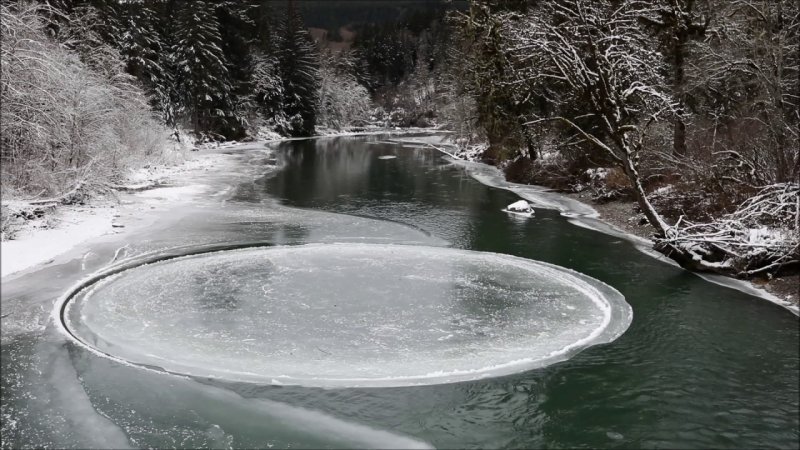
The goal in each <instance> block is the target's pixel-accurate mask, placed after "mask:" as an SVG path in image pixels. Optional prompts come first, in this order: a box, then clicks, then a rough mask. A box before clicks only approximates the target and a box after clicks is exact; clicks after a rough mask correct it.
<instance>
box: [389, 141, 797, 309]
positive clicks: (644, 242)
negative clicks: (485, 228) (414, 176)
mask: <svg viewBox="0 0 800 450" xmlns="http://www.w3.org/2000/svg"><path fill="white" fill-rule="evenodd" d="M392 141H393V142H396V143H398V144H405V145H427V146H429V147H432V148H433V149H436V150H438V151H439V152H441V153H442V154H444V155H446V156H447V157H448V158H449V160H450V161H451V162H452V163H453V164H456V165H459V166H461V167H464V168H465V169H466V171H467V173H468V174H469V175H470V176H471V177H472V178H474V179H475V180H477V181H478V182H480V183H482V184H484V185H486V186H489V187H494V188H498V189H505V190H507V191H511V192H513V193H515V194H517V195H519V196H520V197H521V198H523V199H525V200H528V201H529V202H531V203H533V204H535V205H536V206H537V207H540V208H545V209H555V210H558V211H559V212H561V215H563V216H564V217H566V218H567V220H568V221H569V222H570V223H572V224H573V225H576V226H580V227H584V228H588V229H591V230H595V231H599V232H601V233H605V234H608V235H611V236H615V237H618V238H621V239H625V240H627V241H628V242H630V243H632V244H633V246H634V247H635V248H636V249H637V250H639V251H641V252H642V253H644V254H646V255H648V256H651V257H653V258H656V259H658V260H659V261H662V262H664V263H666V264H670V265H672V266H674V267H679V268H680V265H679V264H678V263H676V262H675V261H673V260H671V259H669V258H667V257H666V256H664V255H663V254H661V253H659V252H657V251H655V250H653V248H652V245H653V243H652V241H650V240H649V239H645V238H642V237H639V236H636V235H635V234H631V233H628V232H626V231H623V230H622V229H620V228H618V227H617V226H615V225H614V224H612V223H610V222H607V221H605V220H603V219H602V218H601V217H600V213H599V212H598V211H597V210H596V209H595V208H593V207H592V206H591V205H589V204H586V203H584V202H581V201H579V200H575V199H572V198H569V197H567V196H566V195H563V194H561V193H558V192H554V191H552V190H551V189H549V188H546V187H544V186H536V185H529V184H520V183H512V182H509V181H506V179H505V176H504V175H503V172H502V171H501V170H500V169H499V168H497V167H495V166H490V165H488V164H484V163H479V162H474V161H467V160H464V159H461V158H459V157H457V156H456V155H455V154H453V153H450V152H448V151H446V150H445V149H444V148H442V146H448V147H450V148H452V147H453V145H452V144H450V143H446V142H444V141H443V136H441V135H439V134H434V135H431V136H427V137H424V138H410V139H408V138H407V139H392ZM684 270H686V269H684ZM687 271H688V272H690V273H692V274H694V275H697V276H698V277H700V278H702V279H703V280H706V281H708V282H710V283H714V284H717V285H720V286H724V287H727V288H731V289H736V290H738V291H741V292H744V293H745V294H749V295H752V296H754V297H759V298H761V299H763V300H767V301H769V302H771V303H774V304H776V305H778V306H781V307H782V308H784V309H787V310H789V311H790V312H791V313H792V314H794V315H795V316H798V317H800V305H797V304H794V303H792V302H789V301H786V300H784V299H781V298H779V297H777V296H776V295H774V294H772V293H770V292H768V291H766V290H765V289H764V288H760V287H757V286H755V285H754V284H753V283H752V282H750V281H747V280H739V279H736V278H731V277H726V276H723V275H717V274H706V273H700V272H694V271H689V270H687Z"/></svg>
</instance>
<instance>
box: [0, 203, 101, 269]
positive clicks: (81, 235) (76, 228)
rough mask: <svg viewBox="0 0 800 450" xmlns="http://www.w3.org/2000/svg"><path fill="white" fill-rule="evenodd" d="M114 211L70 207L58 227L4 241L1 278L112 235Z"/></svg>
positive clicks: (31, 231) (23, 233)
mask: <svg viewBox="0 0 800 450" xmlns="http://www.w3.org/2000/svg"><path fill="white" fill-rule="evenodd" d="M114 212H115V208H113V207H101V208H70V209H67V210H66V211H63V212H61V213H60V214H59V215H58V218H57V220H58V226H57V228H51V229H41V228H39V229H31V228H28V229H26V230H24V231H22V232H21V235H19V236H17V238H16V239H14V240H10V241H4V242H2V244H0V246H2V252H0V255H1V258H2V260H1V261H0V269H1V270H0V271H1V272H2V276H3V277H5V276H7V275H10V274H12V273H15V272H19V271H22V270H26V269H30V268H31V267H35V266H38V265H41V264H43V263H47V262H49V261H51V260H52V259H53V258H54V257H55V256H57V255H60V254H62V253H64V252H66V251H68V250H70V249H72V248H73V247H75V246H77V245H79V244H81V243H83V242H86V241H88V240H90V239H94V238H97V237H99V236H102V235H104V234H107V233H111V232H112V229H113V227H112V218H113V215H114Z"/></svg>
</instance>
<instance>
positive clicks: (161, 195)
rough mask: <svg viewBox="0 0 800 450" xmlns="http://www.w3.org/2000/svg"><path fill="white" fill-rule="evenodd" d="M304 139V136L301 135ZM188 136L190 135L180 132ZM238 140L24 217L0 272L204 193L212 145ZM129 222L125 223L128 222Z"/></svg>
mask: <svg viewBox="0 0 800 450" xmlns="http://www.w3.org/2000/svg"><path fill="white" fill-rule="evenodd" d="M320 131H321V133H324V134H322V135H321V136H316V137H325V136H358V135H378V134H387V133H392V134H413V133H421V132H430V129H423V128H406V129H401V130H390V129H385V128H381V129H378V128H376V129H373V130H366V131H360V132H342V131H334V130H320ZM259 138H260V140H259V142H276V141H282V140H289V138H285V137H283V136H280V135H279V134H277V133H271V132H266V131H264V132H262V133H261V134H260V135H259ZM304 139H305V138H304ZM184 140H185V141H188V137H186V136H184ZM236 145H240V144H239V143H236V142H227V143H209V144H201V145H198V146H197V147H198V148H199V149H200V151H197V152H189V151H183V152H181V155H180V156H179V157H175V158H171V160H169V161H168V162H165V163H163V164H157V165H148V166H146V167H144V168H141V169H138V170H135V171H132V172H131V173H130V174H128V176H127V177H126V182H125V183H124V185H123V186H122V188H124V189H125V190H129V191H134V192H130V193H119V194H117V197H118V198H112V197H111V196H98V197H95V198H94V199H92V201H91V203H90V204H89V205H65V206H59V207H58V208H56V210H55V211H54V212H52V213H49V214H46V215H45V216H44V217H42V218H39V219H33V220H27V221H25V222H24V223H23V224H22V226H21V227H20V228H19V229H17V230H15V232H14V233H13V236H12V237H13V238H12V239H9V240H5V241H2V242H1V243H0V250H2V251H0V256H1V258H0V275H1V276H2V277H3V278H5V277H7V276H9V275H12V274H15V273H18V272H22V271H25V270H28V269H31V268H35V267H38V266H41V265H43V264H47V263H50V262H52V261H53V260H54V258H55V257H57V256H59V255H61V254H63V253H66V252H67V251H69V250H71V249H72V248H74V247H76V246H78V245H80V244H82V243H84V242H87V241H90V240H93V239H97V238H100V237H102V236H105V235H109V234H113V233H117V232H119V231H120V230H121V229H122V228H124V227H126V226H128V227H130V226H131V224H130V222H131V221H130V220H125V219H126V218H128V217H131V216H136V218H137V219H141V216H143V215H145V214H146V212H147V211H149V210H151V209H156V208H159V209H161V208H168V207H170V206H173V205H179V204H181V203H183V202H187V201H190V200H191V198H192V197H195V196H200V195H203V194H204V193H205V188H206V186H205V185H203V184H202V183H200V182H198V180H197V179H198V175H199V174H202V173H204V172H208V171H215V172H220V171H224V165H225V158H223V157H221V156H220V153H219V152H214V151H210V152H209V151H208V150H213V149H225V148H232V147H234V146H236ZM3 204H4V206H6V205H7V206H10V207H11V209H13V210H24V209H26V207H27V208H30V205H27V204H25V203H24V202H19V201H16V202H15V201H7V202H3ZM126 222H127V223H126Z"/></svg>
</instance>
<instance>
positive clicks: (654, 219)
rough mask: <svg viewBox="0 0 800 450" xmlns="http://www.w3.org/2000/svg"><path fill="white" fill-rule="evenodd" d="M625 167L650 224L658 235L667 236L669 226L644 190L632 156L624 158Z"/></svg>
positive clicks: (640, 206) (635, 194) (634, 193)
mask: <svg viewBox="0 0 800 450" xmlns="http://www.w3.org/2000/svg"><path fill="white" fill-rule="evenodd" d="M623 169H624V170H625V174H626V175H627V176H628V180H630V182H631V187H632V188H633V195H634V197H636V203H638V204H639V208H640V209H641V210H642V213H644V216H645V217H646V218H647V221H648V222H650V225H652V226H653V228H655V229H656V234H657V236H658V237H661V238H663V237H666V235H667V230H668V229H669V226H668V225H667V224H666V223H665V222H664V220H663V219H662V218H661V215H660V214H658V211H656V209H655V207H653V204H652V203H650V200H648V199H647V195H646V194H645V192H644V186H642V180H641V178H640V177H639V171H638V170H636V166H635V165H634V163H633V161H632V160H631V159H630V157H627V158H625V159H624V161H623Z"/></svg>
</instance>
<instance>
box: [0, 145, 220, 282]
mask: <svg viewBox="0 0 800 450" xmlns="http://www.w3.org/2000/svg"><path fill="white" fill-rule="evenodd" d="M223 148H224V147H223ZM218 155H219V153H216V152H215V153H211V152H209V153H206V152H200V151H197V152H187V153H186V154H185V155H183V159H181V160H178V159H176V160H174V162H172V163H170V164H161V165H150V166H147V167H145V168H142V169H140V170H137V171H135V172H133V173H131V175H130V176H129V177H128V178H127V180H126V184H124V185H122V186H120V188H119V190H117V191H112V192H109V193H105V194H98V195H95V196H93V197H92V198H90V199H88V200H86V201H84V202H81V203H78V204H68V205H54V206H52V207H49V208H47V209H46V210H40V211H37V213H36V214H30V215H29V216H28V217H25V218H23V219H22V220H21V221H19V222H18V223H16V224H15V225H14V228H13V230H10V232H9V236H8V239H6V240H3V241H2V244H0V245H2V252H0V255H1V258H2V259H0V273H1V274H2V277H3V278H5V277H7V276H10V275H13V274H16V273H20V272H23V271H27V270H29V269H32V268H35V267H39V266H41V265H45V264H49V263H51V262H53V260H54V258H56V257H57V256H59V255H61V254H63V253H65V252H67V251H68V250H70V249H72V248H74V247H76V246H78V245H80V244H82V243H84V242H87V241H90V240H93V239H98V238H100V237H102V236H105V235H108V234H115V233H119V232H121V231H122V229H124V228H125V227H126V226H130V222H131V221H130V220H127V219H130V218H131V217H137V218H139V219H141V218H142V217H143V216H144V215H146V214H147V212H148V211H150V210H156V209H162V208H169V207H171V206H174V205H176V204H178V203H181V202H182V201H184V200H185V199H186V197H187V196H190V195H194V194H197V193H198V192H199V191H200V187H201V185H199V184H197V183H196V180H197V179H198V177H199V176H200V175H201V174H203V173H208V172H211V171H215V170H220V169H221V167H224V162H222V161H220V158H217V156H218ZM3 206H4V208H6V207H7V208H9V209H10V210H12V211H24V212H31V211H35V207H34V206H33V205H31V204H30V203H26V202H24V201H9V202H4V204H3Z"/></svg>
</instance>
